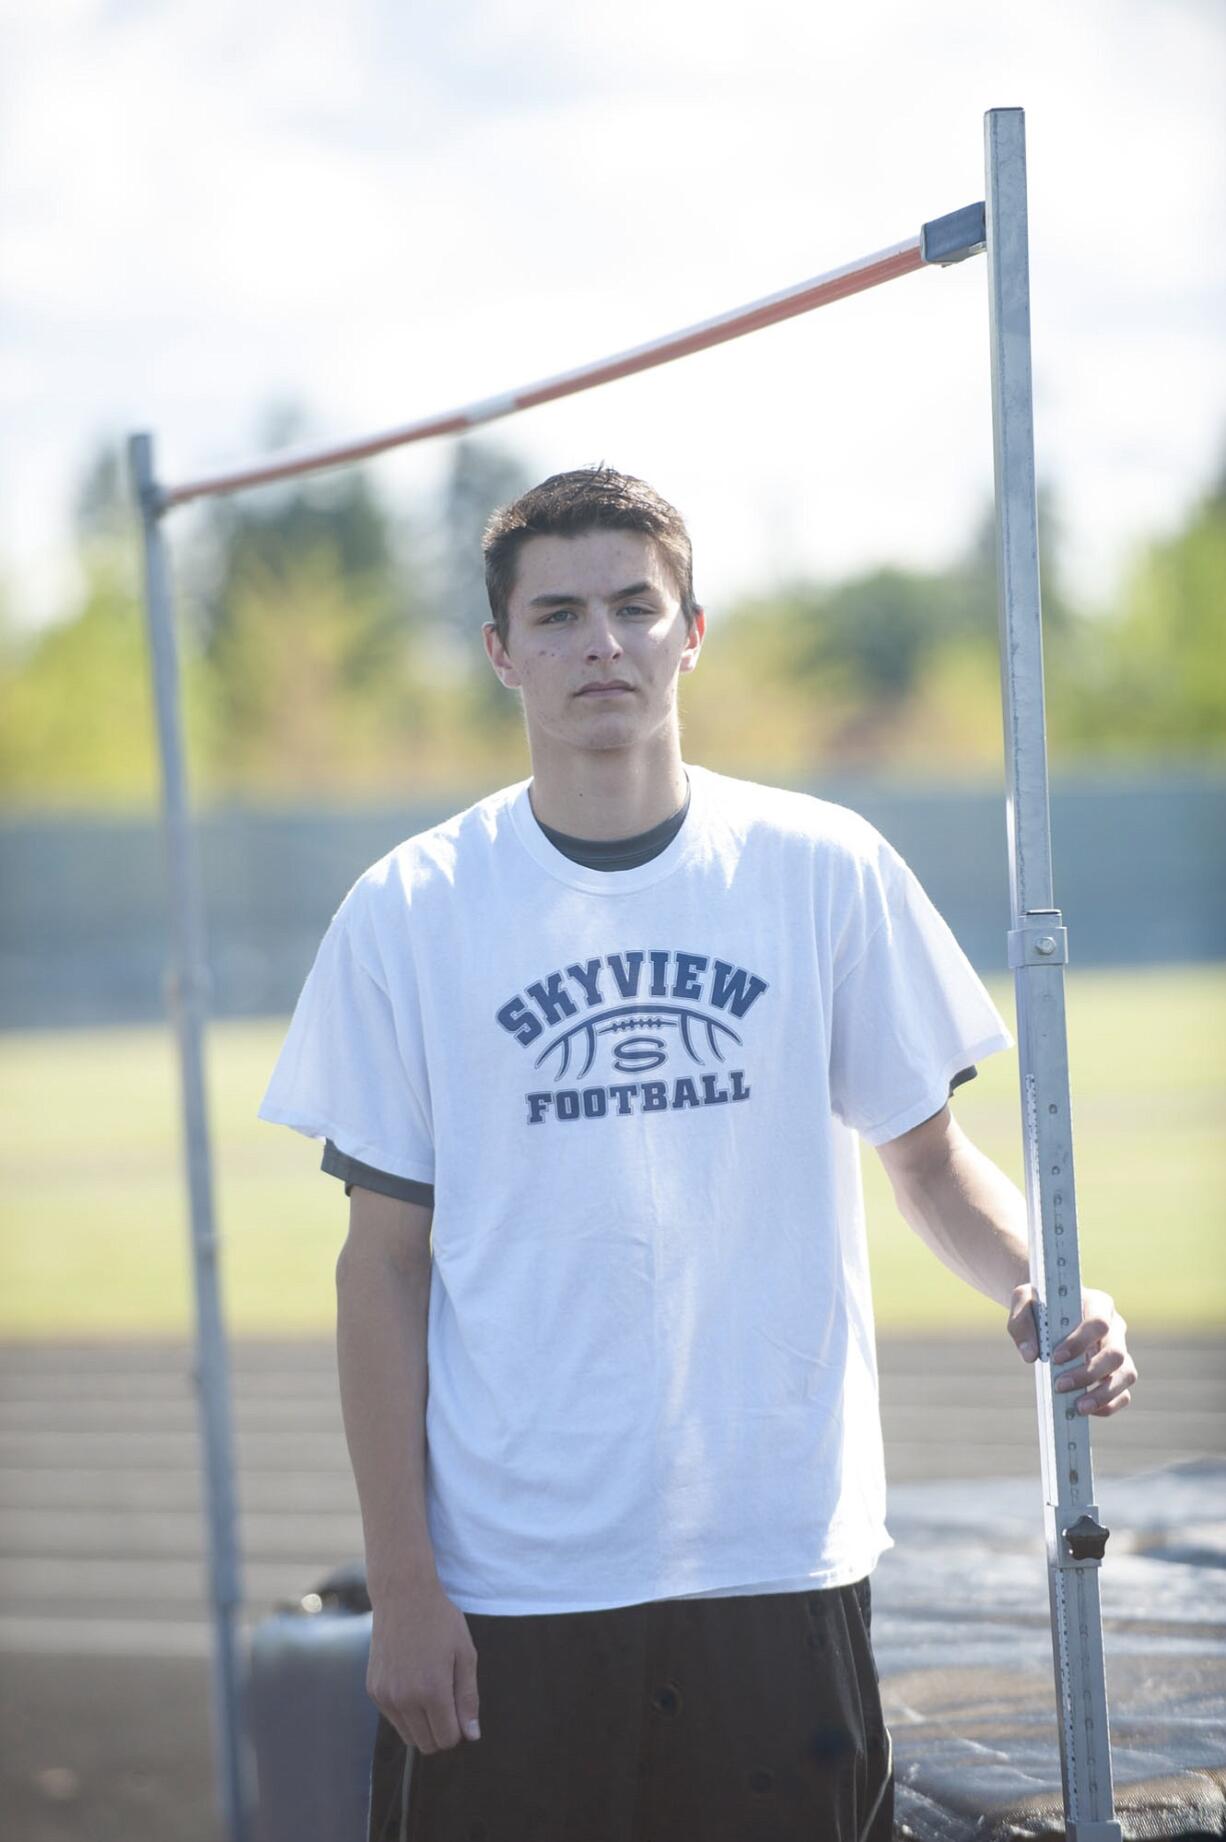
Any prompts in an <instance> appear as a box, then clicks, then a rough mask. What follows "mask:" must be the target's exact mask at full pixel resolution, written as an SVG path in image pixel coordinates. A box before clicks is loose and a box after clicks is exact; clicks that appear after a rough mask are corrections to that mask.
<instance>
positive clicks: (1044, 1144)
mask: <svg viewBox="0 0 1226 1842" xmlns="http://www.w3.org/2000/svg"><path fill="white" fill-rule="evenodd" d="M984 149H985V157H986V164H987V201H986V202H987V220H986V230H987V258H988V305H989V323H990V336H991V349H992V424H993V434H994V443H993V445H994V455H995V473H996V568H997V588H998V596H999V608H1000V633H1001V683H1002V693H1003V701H1004V720H1005V767H1006V785H1007V801H1008V835H1009V860H1010V861H1009V880H1010V891H1011V897H1012V910H1013V925H1012V930H1011V932H1010V934H1009V964H1010V965H1011V966H1012V967H1013V968H1014V982H1015V987H1016V993H1017V1018H1018V1055H1019V1060H1020V1064H1021V1086H1022V1132H1023V1140H1024V1144H1025V1152H1026V1200H1027V1210H1028V1216H1029V1226H1030V1273H1031V1279H1032V1281H1033V1283H1034V1285H1035V1288H1036V1290H1037V1292H1038V1295H1039V1300H1040V1303H1039V1304H1037V1305H1036V1308H1035V1315H1036V1317H1037V1319H1038V1322H1039V1360H1038V1362H1037V1363H1036V1364H1035V1381H1036V1390H1037V1396H1038V1412H1039V1439H1040V1450H1041V1463H1042V1476H1043V1497H1044V1505H1045V1510H1044V1516H1045V1523H1046V1534H1047V1576H1048V1589H1049V1595H1050V1600H1051V1617H1052V1655H1053V1661H1054V1664H1055V1679H1056V1697H1057V1708H1058V1713H1059V1728H1060V1765H1061V1776H1062V1779H1063V1787H1064V1810H1065V1825H1066V1829H1067V1834H1068V1838H1069V1842H1120V1837H1121V1832H1120V1827H1119V1825H1118V1823H1117V1822H1116V1821H1115V1809H1114V1803H1113V1795H1112V1785H1111V1752H1110V1745H1109V1739H1108V1731H1107V1685H1106V1675H1105V1671H1104V1666H1103V1646H1102V1617H1101V1611H1100V1607H1099V1592H1098V1581H1099V1567H1100V1565H1101V1561H1102V1556H1103V1551H1104V1548H1105V1545H1106V1540H1107V1530H1106V1529H1104V1528H1103V1527H1102V1524H1101V1523H1100V1521H1099V1518H1098V1511H1097V1508H1096V1507H1095V1504H1094V1501H1093V1498H1094V1484H1093V1477H1092V1473H1091V1467H1090V1427H1089V1421H1088V1419H1087V1418H1086V1417H1085V1416H1084V1415H1082V1414H1079V1413H1078V1412H1077V1410H1076V1399H1077V1397H1076V1395H1075V1394H1069V1395H1062V1394H1057V1393H1055V1392H1054V1391H1053V1388H1052V1371H1051V1352H1052V1350H1053V1349H1054V1348H1056V1347H1057V1346H1058V1345H1059V1343H1060V1341H1061V1339H1062V1338H1063V1337H1064V1336H1065V1335H1066V1334H1067V1333H1068V1332H1069V1331H1071V1330H1073V1329H1074V1328H1075V1326H1076V1325H1077V1324H1078V1322H1079V1321H1080V1319H1081V1315H1082V1312H1081V1271H1080V1263H1079V1260H1078V1253H1077V1206H1076V1197H1075V1191H1074V1186H1073V1134H1072V1122H1071V1118H1070V1102H1069V1074H1068V1042H1067V1034H1066V1027H1065V1012H1064V966H1065V963H1066V962H1067V958H1068V950H1067V936H1066V933H1065V929H1064V927H1063V925H1062V917H1061V914H1060V911H1059V909H1058V908H1056V907H1055V906H1054V903H1053V897H1052V867H1051V828H1050V819H1049V801H1048V786H1047V737H1046V729H1045V722H1044V702H1043V643H1042V630H1041V618H1040V606H1039V548H1038V520H1037V506H1036V497H1035V477H1034V411H1033V397H1032V388H1031V375H1030V264H1029V255H1028V247H1027V222H1026V139H1025V120H1024V116H1023V112H1022V110H1021V109H991V110H989V111H988V113H987V115H986V116H985V118H984Z"/></svg>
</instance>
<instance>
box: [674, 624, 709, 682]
mask: <svg viewBox="0 0 1226 1842" xmlns="http://www.w3.org/2000/svg"><path fill="white" fill-rule="evenodd" d="M706 631H707V616H706V613H705V611H704V610H703V609H702V608H695V609H694V618H693V620H692V621H691V622H690V623H689V625H688V626H687V628H686V630H685V644H684V646H683V647H682V648H681V662H680V665H679V667H678V669H679V670H680V671H683V672H692V671H693V669H694V667H695V666H696V665H697V663H698V655H699V653H700V652H701V651H702V642H703V639H704V637H705V635H706Z"/></svg>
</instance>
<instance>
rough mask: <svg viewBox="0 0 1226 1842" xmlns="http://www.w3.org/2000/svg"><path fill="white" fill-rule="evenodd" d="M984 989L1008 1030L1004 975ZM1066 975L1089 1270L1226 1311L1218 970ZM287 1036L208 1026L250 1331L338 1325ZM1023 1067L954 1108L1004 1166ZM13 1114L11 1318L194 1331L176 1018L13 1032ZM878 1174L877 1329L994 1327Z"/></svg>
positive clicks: (1201, 1320)
mask: <svg viewBox="0 0 1226 1842" xmlns="http://www.w3.org/2000/svg"><path fill="white" fill-rule="evenodd" d="M992 990H993V995H994V997H995V998H996V1001H997V1003H998V1004H999V1005H1000V1007H1001V1009H1002V1011H1003V1013H1004V1015H1005V1017H1006V1018H1007V1019H1009V1021H1010V1023H1012V1018H1013V991H1012V983H1011V981H1009V980H1008V979H1004V980H997V981H993V982H992ZM1067 990H1068V1012H1069V1039H1070V1063H1071V1068H1072V1086H1073V1120H1074V1128H1075V1134H1076V1137H1075V1148H1076V1159H1077V1177H1078V1193H1079V1199H1080V1214H1081V1246H1082V1256H1083V1258H1082V1266H1083V1274H1084V1276H1085V1277H1086V1278H1087V1279H1088V1280H1089V1281H1091V1282H1092V1283H1094V1284H1096V1285H1102V1286H1105V1287H1106V1288H1107V1289H1108V1290H1109V1291H1112V1292H1113V1293H1114V1294H1115V1296H1116V1299H1117V1301H1118V1303H1119V1305H1120V1308H1121V1309H1122V1310H1123V1311H1124V1313H1125V1315H1126V1316H1127V1317H1128V1318H1129V1320H1130V1321H1131V1322H1132V1323H1133V1324H1134V1325H1139V1324H1144V1325H1146V1326H1150V1325H1152V1326H1154V1327H1158V1326H1162V1327H1177V1326H1181V1325H1182V1326H1188V1327H1193V1326H1195V1327H1199V1328H1202V1329H1203V1328H1206V1327H1209V1326H1214V1325H1226V1248H1224V1245H1223V1243H1224V1241H1226V1235H1224V1233H1223V1228H1224V1225H1226V1131H1224V1129H1223V1128H1224V1125H1226V967H1223V966H1214V967H1187V968H1184V967H1181V968H1163V969H1153V970H1150V969H1145V970H1137V971H1127V972H1112V973H1102V972H1089V971H1076V970H1074V971H1071V972H1070V974H1069V976H1068V981H1067ZM284 1029H285V1025H284V1022H283V1021H276V1022H268V1021H259V1022H239V1023H223V1024H218V1025H216V1026H215V1027H214V1028H213V1029H212V1030H211V1032H210V1036H209V1052H208V1053H209V1065H208V1078H209V1100H210V1106H211V1124H212V1131H213V1139H214V1157H215V1167H216V1205H217V1220H218V1226H219V1231H220V1236H221V1273H222V1285H223V1304H224V1309H225V1313H226V1319H227V1322H228V1325H229V1327H230V1328H231V1329H232V1330H234V1331H237V1332H258V1333H264V1334H274V1335H275V1334H278V1333H301V1332H324V1333H327V1332H329V1331H330V1330H331V1328H332V1324H333V1269H334V1265H335V1259H336V1254H337V1252H338V1251H339V1248H340V1245H341V1242H342V1240H343V1239H344V1235H345V1224H346V1219H347V1213H348V1205H347V1203H346V1201H345V1195H344V1191H343V1189H342V1188H341V1186H340V1184H338V1183H337V1182H336V1181H335V1180H334V1179H333V1178H330V1177H325V1176H323V1175H321V1174H320V1172H319V1155H320V1147H319V1146H318V1145H316V1144H313V1143H312V1142H311V1141H309V1140H307V1139H303V1138H300V1137H298V1136H297V1135H296V1134H293V1133H290V1132H287V1131H286V1130H285V1129H284V1128H282V1127H275V1126H268V1125H265V1124H263V1123H262V1122H261V1121H260V1120H258V1119H257V1118H256V1108H257V1106H258V1104H259V1101H260V1097H261V1094H262V1093H263V1089H264V1085H265V1082H266V1080H267V1078H268V1074H269V1071H270V1069H271V1067H272V1063H273V1061H274V1059H275V1056H276V1053H277V1050H278V1048H279V1047H280V1043H281V1040H282V1037H283V1035H284ZM1016 1083H1017V1063H1016V1056H1015V1055H1013V1054H1010V1055H1008V1056H996V1057H994V1058H992V1059H991V1060H990V1061H988V1062H987V1063H985V1064H984V1066H983V1068H982V1069H981V1071H980V1075H979V1078H978V1080H977V1081H974V1082H972V1083H971V1084H970V1085H969V1086H967V1087H965V1088H963V1089H961V1090H960V1091H959V1093H958V1096H957V1098H956V1101H955V1108H956V1111H957V1114H958V1117H959V1119H960V1120H961V1121H962V1123H963V1125H964V1126H965V1127H966V1129H967V1131H968V1132H969V1133H970V1134H971V1136H972V1138H974V1139H975V1140H976V1142H977V1143H979V1144H980V1145H981V1146H982V1147H983V1149H984V1150H985V1151H987V1152H988V1153H989V1155H990V1156H992V1157H994V1158H995V1159H996V1161H997V1162H998V1163H999V1164H1000V1165H1001V1166H1002V1167H1003V1168H1004V1169H1005V1170H1007V1171H1009V1173H1010V1174H1011V1175H1012V1176H1013V1177H1014V1178H1015V1179H1016V1178H1019V1177H1020V1157H1019V1149H1020V1134H1019V1127H1018V1104H1017V1092H1016ZM0 1119H2V1120H3V1126H2V1128H0V1130H2V1134H3V1136H2V1139H0V1186H2V1187H0V1194H2V1197H3V1204H2V1207H3V1214H2V1216H0V1233H2V1238H0V1334H3V1335H6V1336H17V1337H46V1336H54V1335H60V1334H63V1335H71V1336H83V1335H84V1336H102V1337H111V1336H121V1335H123V1336H126V1335H133V1334H158V1335H181V1334H187V1333H189V1332H190V1328H191V1323H192V1297H191V1277H190V1272H191V1269H190V1261H189V1253H188V1230H187V1207H186V1201H185V1195H184V1185H183V1177H182V1172H181V1163H180V1133H179V1100H178V1069H177V1062H176V1056H175V1050H174V1046H173V1043H172V1039H171V1037H170V1033H169V1031H168V1030H167V1029H165V1028H157V1029H116V1030H87V1031H64V1032H46V1033H41V1032H40V1033H14V1034H9V1035H5V1036H0ZM865 1180H866V1188H867V1193H868V1206H869V1218H870V1232H871V1244H872V1258H873V1274H874V1286H875V1294H876V1301H877V1315H878V1321H879V1323H880V1324H881V1326H882V1327H883V1328H886V1329H916V1330H932V1329H939V1328H941V1327H943V1326H948V1327H949V1328H951V1329H954V1328H957V1329H959V1330H967V1329H973V1328H975V1327H976V1326H982V1327H983V1328H985V1329H988V1328H991V1327H994V1326H996V1325H997V1324H998V1322H999V1313H998V1311H997V1309H996V1307H995V1306H993V1305H992V1304H990V1303H989V1302H988V1301H987V1300H985V1299H982V1298H980V1297H979V1296H978V1295H977V1294H976V1293H974V1292H972V1291H971V1290H969V1289H968V1288H967V1287H966V1286H964V1285H962V1284H960V1283H959V1281H957V1280H956V1279H954V1278H953V1277H952V1276H951V1275H950V1274H948V1273H947V1272H946V1271H945V1270H944V1268H943V1267H941V1266H940V1265H939V1264H938V1262H937V1261H936V1260H934V1259H933V1257H932V1256H931V1254H929V1253H928V1252H927V1250H926V1249H925V1248H924V1247H923V1246H922V1245H921V1244H920V1243H919V1242H918V1241H917V1240H916V1239H915V1238H914V1236H913V1235H911V1233H910V1232H909V1230H908V1229H907V1228H906V1227H905V1225H904V1224H903V1223H902V1222H901V1220H900V1219H899V1218H898V1216H897V1214H896V1212H895V1210H894V1206H893V1202H892V1199H891V1197H890V1193H889V1189H888V1185H887V1184H886V1182H885V1178H884V1174H883V1172H882V1171H881V1167H880V1165H879V1162H878V1160H877V1158H876V1156H875V1154H874V1153H872V1152H868V1153H867V1154H866V1157H865Z"/></svg>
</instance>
